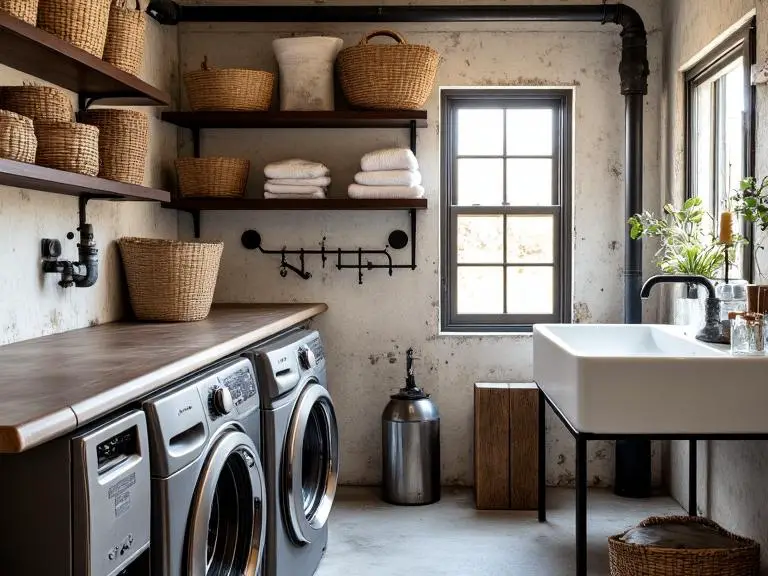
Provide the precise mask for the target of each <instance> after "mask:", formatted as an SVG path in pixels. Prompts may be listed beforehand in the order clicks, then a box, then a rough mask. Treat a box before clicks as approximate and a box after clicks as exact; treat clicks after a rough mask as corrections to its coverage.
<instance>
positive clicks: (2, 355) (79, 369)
mask: <svg viewBox="0 0 768 576" xmlns="http://www.w3.org/2000/svg"><path fill="white" fill-rule="evenodd" d="M327 309H328V307H327V306H326V305H325V304H259V305H248V304H228V305H220V306H216V307H214V309H213V310H212V311H211V314H210V316H209V317H208V318H207V319H205V320H203V321H201V322H189V323H173V324H145V323H144V324H142V323H137V322H114V323H110V324H103V325H101V326H94V327H92V328H82V329H80V330H72V331H70V332H64V333H61V334H55V335H52V336H45V337H43V338H35V339H33V340H26V341H23V342H18V343H15V344H9V345H7V346H0V452H4V453H13V452H22V451H24V450H27V449H29V448H31V447H33V446H37V445H38V444H42V443H43V442H47V441H48V440H52V439H53V438H56V437H58V436H61V435H62V434H65V433H67V432H70V431H72V430H75V429H76V428H77V427H79V426H82V425H83V424H85V423H86V422H89V421H91V420H94V419H96V418H99V417H101V416H103V415H105V414H107V413H108V412H110V411H112V410H114V409H116V408H119V407H120V406H123V405H125V404H127V403H129V402H132V401H134V400H137V399H138V398H141V397H142V396H144V395H146V394H148V393H150V392H152V391H153V390H157V389H158V388H160V387H162V386H163V385H165V384H168V383H169V382H172V381H173V380H176V379H177V378H180V377H181V376H184V375H186V374H189V373H191V372H194V371H195V370H198V369H199V368H202V367H204V366H205V365H207V364H210V363H211V362H215V361H216V360H219V359H221V358H224V357H225V356H228V355H229V354H232V353H234V352H237V351H238V350H241V349H242V348H245V347H247V346H249V345H251V344H253V343H255V342H258V341H259V340H264V339H266V338H269V337H270V336H273V335H275V334H277V333H279V332H281V331H283V330H285V329H287V328H290V327H292V326H295V325H296V324H300V323H301V322H304V321H306V320H309V319H310V318H312V317H314V316H317V315H319V314H322V313H323V312H325V311H326V310H327Z"/></svg>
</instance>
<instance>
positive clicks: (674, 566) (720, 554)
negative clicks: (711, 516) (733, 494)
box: [608, 516, 760, 576]
mask: <svg viewBox="0 0 768 576" xmlns="http://www.w3.org/2000/svg"><path fill="white" fill-rule="evenodd" d="M692 522H696V523H699V524H703V525H705V526H708V527H710V528H713V529H714V530H715V531H716V532H717V533H719V534H720V535H722V536H725V537H727V538H729V539H732V540H733V548H706V549H704V548H702V549H696V548H660V547H655V546H643V545H639V544H632V543H628V542H624V540H623V537H624V536H625V535H626V534H627V532H624V533H623V534H619V535H617V536H612V537H611V538H609V539H608V548H609V555H610V563H611V576H757V574H758V572H759V571H760V545H759V544H758V543H757V542H754V541H753V540H750V539H748V538H744V537H742V536H737V535H735V534H731V533H730V532H728V531H727V530H725V529H724V528H722V527H721V526H719V525H718V524H716V523H715V522H712V521H711V520H707V519H706V518H700V517H691V516H670V517H665V518H664V517H652V518H648V519H647V520H644V521H643V522H641V523H640V524H639V525H638V527H640V528H643V527H649V526H660V525H664V524H687V523H692Z"/></svg>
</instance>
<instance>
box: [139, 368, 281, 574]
mask: <svg viewBox="0 0 768 576" xmlns="http://www.w3.org/2000/svg"><path fill="white" fill-rule="evenodd" d="M259 403H260V399H259V394H258V392H257V389H256V379H255V377H254V373H253V367H252V365H251V363H250V362H249V361H248V360H246V359H244V358H237V359H234V360H228V361H224V362H222V363H219V364H216V365H214V366H212V367H210V368H208V369H206V370H204V371H203V372H201V373H199V374H197V375H194V376H192V377H190V378H188V379H186V380H184V381H182V382H181V383H179V384H178V385H176V386H174V387H172V388H171V389H169V390H167V391H165V392H162V393H161V394H160V395H158V396H156V397H153V398H150V399H149V400H147V401H145V402H144V403H143V408H144V411H145V412H146V415H147V426H148V429H149V441H150V444H149V446H150V457H151V476H152V549H151V551H152V574H158V575H162V576H182V575H184V576H207V575H211V576H213V575H215V576H254V575H256V574H259V569H260V566H261V562H262V557H263V551H264V542H265V534H266V522H267V518H266V510H265V502H266V492H265V482H264V472H263V469H262V466H261V459H260V456H259V450H258V446H259V443H260V440H261V415H260V410H259Z"/></svg>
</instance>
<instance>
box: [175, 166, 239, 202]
mask: <svg viewBox="0 0 768 576" xmlns="http://www.w3.org/2000/svg"><path fill="white" fill-rule="evenodd" d="M250 167H251V163H250V162H249V161H248V160H246V159H244V158H225V157H210V158H178V159H177V160H176V174H177V175H178V178H179V196H181V197H217V198H239V197H242V196H243V195H244V194H245V185H246V184H247V183H248V170H249V169H250Z"/></svg>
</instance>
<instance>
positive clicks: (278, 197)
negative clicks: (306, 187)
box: [264, 192, 325, 200]
mask: <svg viewBox="0 0 768 576" xmlns="http://www.w3.org/2000/svg"><path fill="white" fill-rule="evenodd" d="M264 198H265V199H267V200H307V199H310V198H311V199H313V200H322V199H323V198H325V192H312V194H273V193H272V192H264Z"/></svg>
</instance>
